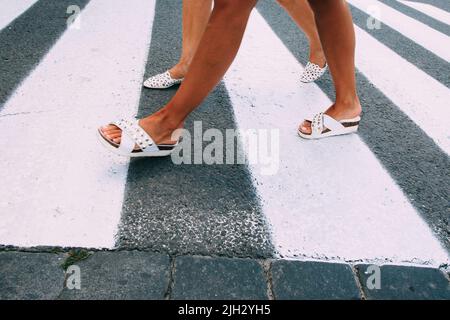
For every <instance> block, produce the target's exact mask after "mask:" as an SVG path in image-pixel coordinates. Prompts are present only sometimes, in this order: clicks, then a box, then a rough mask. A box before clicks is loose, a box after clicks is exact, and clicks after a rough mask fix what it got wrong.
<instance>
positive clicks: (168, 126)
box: [143, 108, 183, 132]
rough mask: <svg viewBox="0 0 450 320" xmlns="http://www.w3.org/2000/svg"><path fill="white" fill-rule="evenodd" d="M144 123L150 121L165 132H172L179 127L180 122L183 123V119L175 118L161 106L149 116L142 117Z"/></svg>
mask: <svg viewBox="0 0 450 320" xmlns="http://www.w3.org/2000/svg"><path fill="white" fill-rule="evenodd" d="M143 121H144V123H146V122H147V123H148V122H151V123H153V124H155V125H157V126H158V127H160V128H161V129H162V130H164V131H167V132H173V131H175V130H176V129H178V128H179V127H180V124H182V123H183V121H180V120H179V119H176V118H174V117H173V116H172V114H171V113H169V112H168V111H167V110H166V109H165V108H162V109H161V110H159V111H158V112H156V113H154V114H152V115H151V116H149V117H147V118H145V119H143Z"/></svg>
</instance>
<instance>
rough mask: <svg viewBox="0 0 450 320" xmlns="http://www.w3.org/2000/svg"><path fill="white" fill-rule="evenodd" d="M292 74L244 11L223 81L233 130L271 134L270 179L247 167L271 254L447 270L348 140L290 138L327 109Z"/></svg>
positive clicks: (275, 42) (394, 191)
mask: <svg viewBox="0 0 450 320" xmlns="http://www.w3.org/2000/svg"><path fill="white" fill-rule="evenodd" d="M261 35H264V36H263V37H262V36H261ZM302 70H303V69H302V66H301V65H300V64H299V63H298V62H297V60H296V59H295V57H294V56H293V55H292V54H291V53H290V52H289V51H288V49H287V48H286V47H285V46H284V45H283V43H282V42H281V41H280V40H279V39H278V38H277V36H276V35H275V34H274V32H273V31H272V30H271V28H270V27H269V26H268V25H267V23H266V22H265V21H264V19H263V18H262V17H261V16H260V14H259V13H257V12H254V13H253V15H252V18H251V20H250V23H249V27H248V30H247V34H246V37H245V39H244V41H243V45H242V47H241V50H240V53H239V55H238V57H237V59H236V61H235V63H234V64H233V66H232V68H231V70H230V71H229V73H228V74H227V76H226V78H225V83H226V86H227V88H228V90H229V93H230V97H231V100H232V103H233V106H234V110H235V116H236V120H237V123H238V126H239V127H240V128H242V129H248V128H266V129H273V128H279V129H280V137H281V145H280V170H279V172H278V174H277V175H274V176H264V175H261V173H260V172H261V171H260V170H259V168H258V167H255V166H253V167H252V168H251V169H252V174H253V176H254V179H255V186H256V188H257V191H258V193H259V195H260V197H261V200H262V205H263V210H264V212H265V214H266V216H267V218H268V221H269V222H270V224H271V226H272V229H273V237H274V241H275V245H276V246H277V249H278V250H279V252H280V254H281V255H282V256H285V257H296V256H308V257H313V258H329V259H330V258H331V259H346V260H359V259H367V260H381V259H384V258H386V259H390V260H392V261H396V262H425V261H426V262H430V263H437V264H439V263H441V262H443V261H448V255H447V253H446V251H445V250H444V249H443V248H442V247H441V245H440V243H439V242H438V240H437V239H436V238H435V237H434V236H433V234H432V233H431V231H430V229H429V227H428V226H427V224H426V223H425V222H424V221H423V220H422V219H421V218H420V217H419V215H418V213H417V212H416V210H415V209H414V208H413V207H412V206H411V204H410V203H409V202H408V200H407V199H406V198H405V196H404V195H403V194H402V192H401V190H400V189H399V187H398V186H397V185H396V184H395V183H394V181H393V180H392V178H391V177H390V176H389V174H388V173H387V172H386V170H385V169H384V168H383V167H382V166H381V164H380V163H379V162H378V160H377V159H376V157H375V156H374V155H373V154H372V153H371V151H370V150H369V149H368V147H367V146H366V145H365V144H364V143H363V142H362V140H361V139H360V138H359V137H358V135H351V136H345V137H337V138H331V139H325V140H321V141H305V140H302V139H301V138H299V137H298V136H297V134H296V129H297V126H298V124H299V123H300V121H301V120H302V119H303V118H304V116H306V115H310V114H313V113H315V112H318V111H321V110H323V109H325V108H327V107H328V106H329V105H330V104H331V101H330V100H329V99H328V98H327V97H326V95H325V94H324V93H323V92H322V91H321V90H320V89H319V88H318V87H317V86H316V85H315V84H309V85H302V84H300V81H299V76H300V73H301V72H302ZM379 71H380V72H384V70H381V69H380V70H379Z"/></svg>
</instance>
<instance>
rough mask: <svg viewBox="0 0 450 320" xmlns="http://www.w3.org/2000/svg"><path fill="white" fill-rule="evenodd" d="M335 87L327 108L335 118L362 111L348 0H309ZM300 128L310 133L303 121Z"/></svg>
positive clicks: (354, 114)
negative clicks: (357, 86)
mask: <svg viewBox="0 0 450 320" xmlns="http://www.w3.org/2000/svg"><path fill="white" fill-rule="evenodd" d="M309 3H310V5H311V8H312V9H313V11H314V14H315V18H316V24H317V29H318V31H319V35H320V39H321V40H322V46H323V49H324V52H325V56H326V58H327V62H328V65H329V67H330V71H331V76H332V77H333V82H334V86H335V89H336V102H335V103H334V104H333V105H332V106H331V107H330V108H329V109H328V110H327V111H326V114H328V115H329V116H330V117H332V118H334V119H336V120H344V119H351V118H354V117H356V116H358V115H359V114H360V113H361V104H360V102H359V99H358V94H357V90H356V79H355V30H354V27H353V21H352V16H351V13H350V10H349V8H348V5H347V3H346V1H345V0H309ZM300 129H301V131H302V132H304V133H306V134H309V133H311V124H310V123H309V122H307V121H305V122H303V123H302V125H301V127H300Z"/></svg>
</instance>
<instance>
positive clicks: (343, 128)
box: [298, 112, 361, 139]
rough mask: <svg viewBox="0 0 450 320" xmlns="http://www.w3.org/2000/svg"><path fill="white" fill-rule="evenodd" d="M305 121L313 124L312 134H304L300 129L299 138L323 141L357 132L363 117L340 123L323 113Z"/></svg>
mask: <svg viewBox="0 0 450 320" xmlns="http://www.w3.org/2000/svg"><path fill="white" fill-rule="evenodd" d="M305 121H307V122H310V123H311V134H307V133H304V132H302V131H301V129H300V128H299V129H298V134H299V136H300V137H302V138H304V139H322V138H328V137H333V136H340V135H344V134H350V133H355V132H357V131H358V128H359V123H360V121H361V117H360V116H358V117H355V118H353V119H345V120H340V121H338V120H335V119H333V118H332V117H330V116H329V115H327V114H325V113H323V112H321V113H318V114H316V115H315V116H314V117H313V119H312V120H309V119H305Z"/></svg>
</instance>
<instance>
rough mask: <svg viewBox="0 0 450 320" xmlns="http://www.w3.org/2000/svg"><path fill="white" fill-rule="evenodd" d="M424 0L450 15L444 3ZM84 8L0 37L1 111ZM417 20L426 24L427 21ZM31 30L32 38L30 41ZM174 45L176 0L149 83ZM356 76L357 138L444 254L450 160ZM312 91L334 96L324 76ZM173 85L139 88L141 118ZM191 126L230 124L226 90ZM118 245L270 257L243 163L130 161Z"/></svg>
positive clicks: (30, 14) (287, 25)
mask: <svg viewBox="0 0 450 320" xmlns="http://www.w3.org/2000/svg"><path fill="white" fill-rule="evenodd" d="M421 2H427V3H429V2H432V3H433V4H434V5H438V6H440V7H442V8H444V9H446V10H447V11H450V8H449V7H450V5H449V3H448V1H447V0H443V1H440V0H433V1H421ZM87 3H88V0H60V1H53V0H40V1H38V2H37V4H35V5H34V6H33V7H31V8H30V9H29V10H28V11H27V12H25V13H24V14H23V15H21V16H20V17H19V18H18V19H16V20H15V21H14V22H13V23H11V25H10V26H8V27H7V28H5V29H4V30H3V31H1V32H0V44H1V47H0V82H1V86H0V109H1V107H2V106H3V104H4V102H5V101H6V99H7V98H8V97H9V95H10V94H11V93H12V92H13V91H14V89H15V88H16V87H17V86H18V85H19V84H20V82H21V81H22V80H23V79H24V78H25V77H26V76H27V75H28V74H29V73H30V72H31V71H32V70H33V68H34V67H35V66H36V65H37V64H38V63H39V62H40V60H41V59H42V58H43V56H44V55H45V54H46V53H47V52H48V50H49V49H50V48H51V47H52V45H53V44H54V43H55V41H56V40H57V39H58V38H59V36H60V35H61V34H62V32H63V31H64V30H65V28H66V19H67V17H66V16H65V15H64V14H61V12H65V10H66V8H67V6H68V5H72V4H77V5H79V6H80V7H81V8H83V7H84V6H85V5H86V4H87ZM257 8H258V10H259V11H260V13H261V14H262V15H263V17H264V18H265V19H266V21H267V22H268V23H269V25H270V26H271V27H272V29H273V30H274V31H275V32H276V34H277V35H278V36H279V38H280V39H281V40H282V41H283V43H284V44H285V45H286V47H287V48H288V49H289V50H290V51H291V52H292V53H293V55H294V56H295V57H296V58H297V59H298V60H299V61H300V62H301V63H303V64H304V63H306V62H307V57H308V44H307V41H306V39H305V37H304V35H303V34H302V33H301V32H300V31H299V29H298V28H297V27H296V25H295V24H294V23H293V22H292V21H291V20H290V19H289V17H288V16H287V15H286V13H285V12H284V11H283V10H282V9H281V8H280V7H279V6H278V4H277V3H276V2H275V1H273V0H260V2H259V4H258V7H257ZM352 12H353V14H354V17H355V23H356V24H358V25H359V26H360V27H362V28H365V26H366V21H367V17H368V16H367V15H366V14H365V13H363V12H361V11H359V10H358V9H356V8H352ZM408 12H409V13H408V14H414V12H413V11H408ZM423 22H424V23H427V24H428V23H432V21H431V20H429V19H428V20H427V21H425V20H424V21H423ZM432 24H433V23H432ZM434 27H435V28H437V27H438V25H436V24H434ZM366 31H367V32H369V33H370V34H371V35H372V36H374V37H375V38H376V39H378V40H379V41H381V42H382V43H383V44H385V45H386V46H388V47H390V48H391V49H392V50H394V51H395V52H397V53H398V54H399V55H401V56H402V57H404V58H405V59H406V60H408V61H410V62H411V63H413V64H414V65H416V66H417V67H418V68H420V69H421V70H423V71H424V72H426V73H427V74H429V75H431V76H432V77H434V78H435V79H437V80H438V81H440V82H441V83H443V84H444V85H446V86H447V87H450V78H449V75H450V65H449V64H448V63H447V62H446V61H444V60H443V59H441V58H439V57H437V56H436V55H434V54H432V53H431V52H429V51H428V50H426V49H425V48H423V47H421V46H419V45H417V44H415V43H414V42H412V41H411V40H409V39H407V38H405V37H404V36H402V35H401V34H400V33H398V32H396V31H395V30H393V29H391V28H389V27H388V26H386V25H383V27H382V28H381V30H376V31H371V30H366ZM30 32H33V37H29V33H30ZM180 39H181V0H174V1H165V0H159V1H158V2H157V8H156V16H155V23H154V30H153V35H152V42H151V47H150V52H149V60H148V63H147V65H146V77H147V76H150V75H154V74H156V73H159V72H162V71H165V70H166V69H167V68H168V67H170V66H172V65H173V64H174V63H175V62H176V61H177V59H178V56H179V52H180V44H181V41H180ZM357 79H358V86H359V88H360V94H361V101H362V103H363V106H364V108H365V115H364V123H363V125H362V127H361V131H360V136H361V137H362V138H363V139H364V141H365V142H366V143H367V145H368V146H369V147H370V149H371V150H372V151H373V152H374V154H375V155H376V156H377V158H378V159H379V160H380V162H381V163H382V164H383V165H384V167H385V168H386V169H387V170H388V171H389V173H390V174H391V176H392V177H393V179H394V180H395V181H396V182H397V183H398V185H399V186H400V187H401V188H402V190H403V191H404V193H405V194H406V195H407V197H408V198H409V200H410V201H411V203H412V204H413V205H414V206H415V207H416V208H417V210H418V211H419V212H420V213H421V214H422V216H423V217H424V218H425V220H426V221H427V222H428V224H429V225H430V227H431V228H432V229H433V230H434V232H435V233H436V234H437V235H438V237H439V238H440V240H441V241H442V243H443V244H444V245H445V246H446V247H447V248H448V249H450V226H449V222H450V221H449V220H450V218H449V217H450V204H449V194H450V175H448V174H445V173H448V170H449V168H450V158H449V157H448V156H447V155H446V154H445V153H444V152H443V151H442V150H440V149H439V148H438V147H437V146H436V145H435V144H434V142H433V141H432V140H431V139H430V138H429V137H427V135H426V134H425V133H424V132H423V130H422V129H421V128H419V127H418V126H417V125H416V124H415V123H414V122H413V121H412V120H411V119H409V118H408V117H407V116H406V115H405V114H404V113H403V112H402V111H401V110H399V109H398V108H397V107H396V106H395V105H394V104H393V103H392V101H390V100H389V99H388V98H387V97H386V96H385V95H384V94H383V93H382V92H380V91H379V90H377V89H376V88H375V87H374V86H373V85H372V84H371V83H370V82H369V81H368V80H367V79H366V78H365V77H364V75H362V74H361V73H359V72H358V74H357ZM318 85H319V86H320V88H321V89H322V90H323V91H324V92H325V93H326V94H327V95H328V96H329V97H330V98H331V99H333V96H334V89H333V85H332V82H331V79H330V76H329V75H328V74H327V75H326V76H325V77H324V78H323V79H321V80H320V81H319V82H318ZM176 89H177V88H173V89H170V90H163V91H154V90H146V89H143V90H142V95H141V102H140V106H139V114H138V117H143V116H145V115H147V114H150V113H152V112H154V111H155V110H157V109H158V108H159V107H161V106H162V105H163V104H164V103H165V102H167V101H168V100H169V99H170V97H171V96H172V95H173V94H174V93H175V92H176ZM195 120H202V121H203V128H204V130H205V129H208V128H219V129H222V130H225V129H229V128H236V124H235V121H234V118H233V110H232V106H231V103H230V99H229V97H228V94H227V91H226V89H225V87H224V85H223V84H220V85H219V86H218V87H217V88H216V89H215V90H214V92H213V93H212V94H211V95H210V96H209V97H208V98H207V100H206V101H205V102H204V103H203V104H202V106H201V107H200V108H198V109H197V110H196V111H195V112H194V113H193V114H192V115H191V116H190V117H189V119H188V121H187V123H186V125H187V128H188V129H189V130H191V131H192V126H193V121H195ZM406 228H407V226H405V229H406ZM117 246H118V247H119V248H127V249H132V248H138V249H144V248H145V249H150V250H152V251H157V252H164V253H169V254H172V255H179V254H199V255H221V256H230V257H256V258H260V257H263V258H270V257H272V256H273V254H274V246H273V243H272V239H271V236H270V232H269V227H268V225H267V221H266V219H265V217H264V215H263V213H262V211H261V206H260V201H259V199H258V196H257V194H256V191H255V189H254V187H253V183H252V178H251V175H250V172H249V171H248V168H247V167H246V166H244V165H234V166H230V165H226V166H224V165H218V166H204V165H188V166H176V165H174V164H173V163H172V161H171V160H170V159H150V160H148V159H145V160H144V159H141V160H134V161H132V162H131V164H130V169H129V175H128V181H127V186H126V194H125V201H124V206H123V213H122V220H121V224H120V230H119V233H118V238H117Z"/></svg>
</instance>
